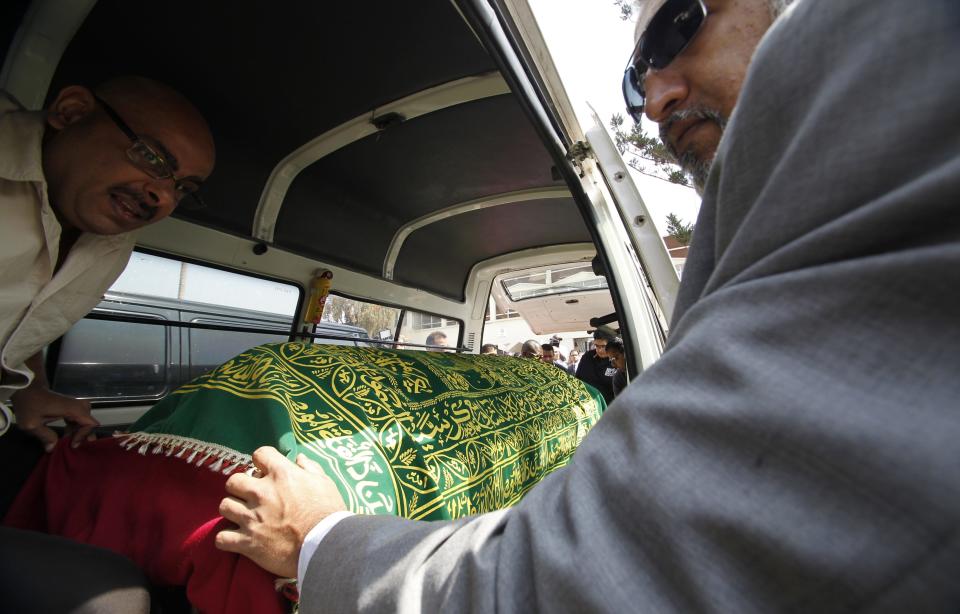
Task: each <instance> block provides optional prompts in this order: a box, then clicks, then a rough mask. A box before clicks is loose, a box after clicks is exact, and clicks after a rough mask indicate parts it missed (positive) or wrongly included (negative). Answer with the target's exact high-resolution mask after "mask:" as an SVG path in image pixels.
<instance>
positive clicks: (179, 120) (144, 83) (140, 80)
mask: <svg viewBox="0 0 960 614" xmlns="http://www.w3.org/2000/svg"><path fill="white" fill-rule="evenodd" d="M94 92H95V93H96V94H97V96H99V97H100V98H102V99H103V100H105V101H107V102H108V103H109V104H110V105H111V106H112V107H113V108H114V109H116V110H117V111H118V112H119V113H120V114H121V115H122V116H123V118H124V120H125V121H126V122H127V123H129V124H131V126H132V125H133V124H143V125H144V126H148V125H150V124H159V125H162V126H165V127H169V128H170V129H172V130H174V131H176V132H178V133H182V135H181V136H184V137H186V140H188V141H189V142H190V146H191V147H195V148H199V149H201V150H202V151H203V153H205V154H207V155H208V156H209V157H210V165H211V169H212V167H213V162H214V159H215V148H214V144H213V135H212V134H211V133H210V126H208V125H207V120H205V119H204V118H203V116H202V115H201V114H200V111H198V110H197V108H196V107H195V106H193V103H191V102H190V101H189V100H187V99H186V98H185V97H184V96H183V94H181V93H180V92H178V91H176V90H175V89H173V88H171V87H170V86H168V85H164V84H163V83H160V82H159V81H154V80H153V79H147V78H146V77H135V76H126V77H117V78H115V79H110V80H109V81H105V82H104V83H101V84H100V85H98V86H97V87H95V88H94Z"/></svg>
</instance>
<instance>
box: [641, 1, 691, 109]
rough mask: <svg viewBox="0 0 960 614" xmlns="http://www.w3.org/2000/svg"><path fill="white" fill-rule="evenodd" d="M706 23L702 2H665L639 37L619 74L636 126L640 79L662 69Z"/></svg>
mask: <svg viewBox="0 0 960 614" xmlns="http://www.w3.org/2000/svg"><path fill="white" fill-rule="evenodd" d="M706 20H707V7H706V6H705V5H704V4H703V0H667V2H666V3H665V4H664V5H663V6H661V7H660V10H658V11H657V12H656V14H654V16H653V19H651V20H650V24H649V25H648V26H647V29H646V30H644V31H643V34H641V35H640V40H638V41H637V46H636V47H635V48H634V49H633V53H632V54H631V55H630V62H629V63H628V64H627V69H626V70H625V71H624V72H623V85H622V87H623V100H624V102H625V103H626V104H627V113H628V114H629V115H630V117H632V118H633V121H635V122H636V123H638V124H639V123H640V118H641V117H642V116H643V107H644V105H645V104H646V99H647V93H646V91H645V89H644V85H643V79H644V77H645V76H646V74H647V71H648V70H650V69H651V68H657V69H660V68H666V67H667V66H669V65H670V62H672V61H673V60H674V59H675V58H676V57H677V56H678V55H680V54H681V53H682V52H683V50H684V49H686V48H687V45H689V44H690V41H692V40H693V38H694V37H695V36H696V35H697V32H699V31H700V28H701V26H703V22H705V21H706Z"/></svg>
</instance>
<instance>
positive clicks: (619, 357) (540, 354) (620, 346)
mask: <svg viewBox="0 0 960 614" xmlns="http://www.w3.org/2000/svg"><path fill="white" fill-rule="evenodd" d="M560 341H561V339H560V338H558V337H554V338H552V339H550V341H549V342H546V343H543V342H540V341H537V340H536V339H529V340H527V341H524V342H523V344H521V345H520V349H519V351H518V352H516V353H511V352H507V351H504V350H501V349H500V348H498V347H497V346H496V345H494V344H492V343H485V344H484V345H483V346H481V347H480V354H485V355H492V356H498V355H499V356H516V357H520V358H532V359H535V360H539V361H541V362H545V363H547V364H552V365H554V366H555V367H557V368H558V369H560V370H562V371H565V372H566V373H568V374H569V375H572V376H575V377H577V378H579V379H581V380H582V381H584V382H585V383H587V384H590V385H591V386H593V387H594V388H596V389H597V390H598V391H599V392H600V394H602V395H603V398H604V399H605V400H606V401H607V403H610V402H611V401H613V398H614V397H615V396H616V395H617V394H619V393H620V392H621V391H622V390H623V389H624V388H626V387H627V383H628V380H627V371H626V354H625V350H624V343H623V340H622V339H621V338H620V337H619V336H617V333H616V332H615V331H613V330H611V329H610V328H608V327H605V326H601V327H599V328H597V329H596V330H595V331H593V343H592V344H591V346H592V347H590V348H588V349H587V351H586V352H584V353H583V354H581V353H580V351H579V350H578V349H577V348H576V347H574V348H573V349H571V350H570V352H569V353H568V354H567V355H564V354H563V352H562V351H561V350H560ZM427 343H428V345H429V344H430V342H429V341H428V342H427Z"/></svg>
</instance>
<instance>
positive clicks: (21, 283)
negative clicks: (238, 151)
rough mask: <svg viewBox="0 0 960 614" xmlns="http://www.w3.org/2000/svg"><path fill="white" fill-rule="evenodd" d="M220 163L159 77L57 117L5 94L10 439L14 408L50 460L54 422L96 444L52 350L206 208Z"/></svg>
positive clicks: (130, 81) (1, 314)
mask: <svg viewBox="0 0 960 614" xmlns="http://www.w3.org/2000/svg"><path fill="white" fill-rule="evenodd" d="M213 164H214V145H213V137H212V136H211V134H210V130H209V128H208V126H207V124H206V121H205V120H204V119H203V117H202V116H201V115H200V113H199V112H198V111H197V110H196V109H195V108H194V107H193V105H191V104H190V103H189V102H188V101H187V100H186V99H185V98H183V97H182V96H181V95H180V94H179V93H177V92H175V91H173V90H172V89H170V88H169V87H167V86H165V85H162V84H160V83H157V82H154V81H151V80H148V79H144V78H138V77H124V78H120V79H114V80H112V81H109V82H107V83H105V84H103V85H102V86H100V87H98V88H96V90H91V89H89V88H86V87H82V86H71V87H67V88H65V89H63V90H62V91H61V92H60V93H59V94H58V95H57V96H56V98H55V99H54V100H53V102H52V104H51V105H50V107H49V109H48V110H47V112H46V113H42V112H30V111H25V110H23V109H21V108H20V107H19V105H18V104H17V103H16V102H15V101H14V100H13V99H12V98H11V97H9V96H6V95H0V212H2V218H0V219H2V223H0V433H3V432H5V431H6V430H7V428H8V427H9V424H10V422H11V418H12V416H11V415H10V408H8V406H7V403H8V401H12V410H13V413H14V414H15V415H16V422H17V425H18V426H19V428H20V429H22V430H24V431H27V432H29V433H30V434H31V435H33V436H35V437H36V438H37V439H39V440H40V441H41V442H42V443H43V445H44V447H45V448H46V449H47V450H48V451H49V450H51V449H52V448H53V445H54V444H55V443H56V440H57V436H56V433H54V431H53V430H51V429H50V428H48V427H47V426H46V425H47V423H49V422H52V421H55V420H57V419H63V420H65V421H66V422H67V425H68V427H69V429H70V430H71V431H72V435H73V437H74V442H75V443H79V442H80V441H82V439H83V438H85V437H87V436H88V435H89V434H90V431H91V430H92V429H93V428H94V427H95V426H96V425H97V422H96V420H94V419H93V418H92V417H91V415H90V405H89V403H88V402H86V401H80V400H77V399H73V398H69V397H65V396H63V395H59V394H56V393H54V392H51V391H50V390H49V389H48V387H47V381H46V377H45V375H44V369H43V357H42V351H43V348H44V347H46V345H47V344H49V343H50V342H51V341H53V340H55V339H56V338H58V337H59V336H60V335H62V334H63V333H64V332H66V331H67V330H68V329H69V328H70V326H72V325H73V324H74V323H75V322H76V321H77V320H79V319H81V318H82V317H83V316H84V315H86V314H87V313H88V312H89V311H90V310H91V309H92V308H93V307H94V306H95V305H96V304H97V302H98V301H99V300H100V297H101V296H102V295H103V292H104V291H105V290H106V289H107V288H109V287H110V285H111V284H112V283H113V282H114V281H115V280H116V278H117V277H118V276H119V275H120V273H121V272H122V271H123V269H124V267H125V266H126V263H127V260H128V259H129V256H130V252H131V250H132V249H133V244H134V240H135V231H136V230H137V229H139V228H141V227H143V226H146V225H147V224H151V223H154V222H157V221H159V220H161V219H163V218H165V217H166V216H168V215H170V213H171V212H172V211H173V210H174V208H176V207H177V205H178V204H179V203H180V202H181V201H182V200H192V201H196V199H197V198H198V197H197V195H196V192H197V190H198V189H199V187H200V184H201V182H202V181H203V180H204V179H205V178H206V177H207V176H208V175H209V174H210V172H211V171H212V170H213Z"/></svg>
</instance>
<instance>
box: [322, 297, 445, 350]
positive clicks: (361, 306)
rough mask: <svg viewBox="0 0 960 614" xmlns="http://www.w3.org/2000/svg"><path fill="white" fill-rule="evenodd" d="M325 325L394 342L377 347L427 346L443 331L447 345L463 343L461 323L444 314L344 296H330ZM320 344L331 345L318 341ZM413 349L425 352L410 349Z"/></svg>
mask: <svg viewBox="0 0 960 614" xmlns="http://www.w3.org/2000/svg"><path fill="white" fill-rule="evenodd" d="M324 324H339V325H341V326H345V325H346V326H356V327H359V328H361V329H363V330H365V331H367V334H368V335H369V337H370V338H371V339H380V340H385V341H389V340H392V341H394V343H393V344H374V345H381V346H382V347H391V345H392V346H395V347H398V348H405V347H408V344H415V345H424V344H426V341H427V337H428V336H430V334H431V333H434V332H440V333H443V335H445V336H446V344H447V345H448V346H450V347H455V346H456V345H457V344H458V343H459V339H460V329H461V323H460V321H459V320H452V319H448V318H445V317H443V316H440V315H436V314H431V313H424V312H421V311H414V310H412V309H400V308H398V307H391V306H389V305H383V304H380V303H374V302H372V301H364V300H360V299H355V298H351V297H347V296H343V295H340V294H334V293H330V296H328V297H327V303H326V306H325V307H324V310H323V322H322V323H321V325H320V327H318V332H320V331H321V330H322V327H323V325H324ZM317 342H318V343H328V342H327V341H324V340H323V339H318V340H317ZM409 349H415V350H416V349H423V348H418V347H409Z"/></svg>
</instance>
